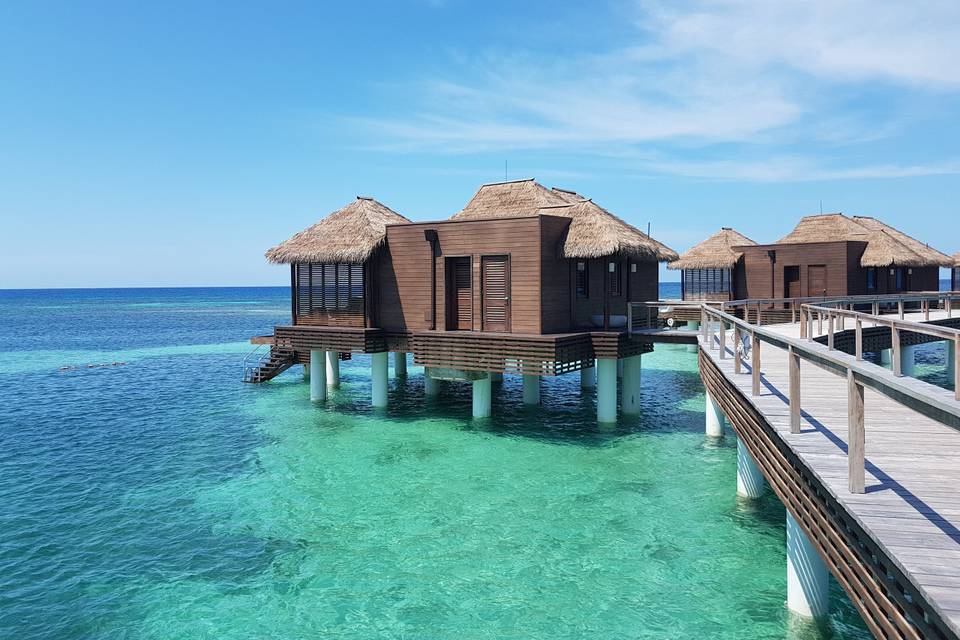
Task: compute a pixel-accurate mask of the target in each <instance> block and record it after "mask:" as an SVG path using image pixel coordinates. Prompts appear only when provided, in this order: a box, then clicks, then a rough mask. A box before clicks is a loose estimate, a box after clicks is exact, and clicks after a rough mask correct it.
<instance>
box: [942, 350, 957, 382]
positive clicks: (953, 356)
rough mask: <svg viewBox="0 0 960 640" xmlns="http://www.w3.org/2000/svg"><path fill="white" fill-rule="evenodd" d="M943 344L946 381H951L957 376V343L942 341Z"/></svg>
mask: <svg viewBox="0 0 960 640" xmlns="http://www.w3.org/2000/svg"><path fill="white" fill-rule="evenodd" d="M944 344H945V345H946V352H947V379H948V380H953V379H954V376H955V375H957V373H956V371H957V343H956V342H952V341H944Z"/></svg>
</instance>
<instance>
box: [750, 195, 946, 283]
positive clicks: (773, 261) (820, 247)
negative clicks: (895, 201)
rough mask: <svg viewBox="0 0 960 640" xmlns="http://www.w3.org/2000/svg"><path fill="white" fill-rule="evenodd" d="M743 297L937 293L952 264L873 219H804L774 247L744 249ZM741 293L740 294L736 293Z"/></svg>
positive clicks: (831, 216) (838, 215)
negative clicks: (943, 273) (943, 269)
mask: <svg viewBox="0 0 960 640" xmlns="http://www.w3.org/2000/svg"><path fill="white" fill-rule="evenodd" d="M734 249H736V250H738V251H742V252H743V269H744V272H745V280H746V290H745V291H743V292H742V295H741V297H743V298H800V297H815V296H848V295H874V294H875V295H882V294H895V293H903V292H910V291H936V290H937V289H938V288H939V283H940V280H939V279H940V275H939V273H940V267H949V266H950V265H952V264H953V260H952V259H951V258H950V257H949V256H947V255H945V254H943V253H941V252H940V251H937V250H936V249H934V248H932V247H930V245H927V244H924V243H922V242H920V241H919V240H917V239H915V238H912V237H910V236H909V235H907V234H905V233H903V232H902V231H899V230H898V229H895V228H894V227H891V226H890V225H888V224H885V223H884V222H881V221H880V220H877V219H876V218H871V217H866V216H852V217H848V216H845V215H844V214H842V213H830V214H823V215H813V216H806V217H804V218H802V219H801V220H800V222H799V223H798V224H797V226H796V228H794V230H793V231H791V232H790V233H789V234H787V235H786V236H784V237H783V238H781V239H780V240H778V241H777V242H776V243H774V244H744V245H740V246H736V247H734ZM738 293H741V292H738Z"/></svg>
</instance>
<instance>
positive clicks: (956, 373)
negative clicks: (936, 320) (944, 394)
mask: <svg viewBox="0 0 960 640" xmlns="http://www.w3.org/2000/svg"><path fill="white" fill-rule="evenodd" d="M953 388H954V392H953V395H954V397H956V399H957V400H960V336H957V339H956V341H955V342H954V343H953Z"/></svg>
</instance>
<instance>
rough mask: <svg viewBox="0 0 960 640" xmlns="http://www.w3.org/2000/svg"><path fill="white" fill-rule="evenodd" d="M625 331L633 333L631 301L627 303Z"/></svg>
mask: <svg viewBox="0 0 960 640" xmlns="http://www.w3.org/2000/svg"><path fill="white" fill-rule="evenodd" d="M627 333H633V303H632V302H628V303H627Z"/></svg>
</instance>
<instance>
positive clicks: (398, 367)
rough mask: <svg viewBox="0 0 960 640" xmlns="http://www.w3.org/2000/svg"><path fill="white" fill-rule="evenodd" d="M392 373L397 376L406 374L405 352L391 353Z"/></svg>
mask: <svg viewBox="0 0 960 640" xmlns="http://www.w3.org/2000/svg"><path fill="white" fill-rule="evenodd" d="M393 375H394V376H395V377H397V378H400V377H402V376H405V375H407V354H406V353H405V352H403V351H397V352H396V353H394V354H393Z"/></svg>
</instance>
